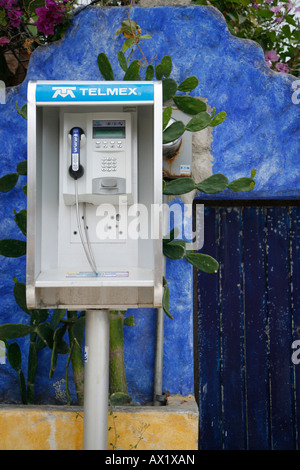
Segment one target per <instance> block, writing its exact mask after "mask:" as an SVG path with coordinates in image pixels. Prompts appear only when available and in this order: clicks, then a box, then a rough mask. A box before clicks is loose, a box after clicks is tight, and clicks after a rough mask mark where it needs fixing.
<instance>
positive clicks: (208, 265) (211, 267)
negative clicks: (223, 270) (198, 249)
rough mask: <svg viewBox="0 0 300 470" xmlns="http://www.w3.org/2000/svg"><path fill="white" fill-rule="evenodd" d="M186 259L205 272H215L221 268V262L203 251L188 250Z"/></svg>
mask: <svg viewBox="0 0 300 470" xmlns="http://www.w3.org/2000/svg"><path fill="white" fill-rule="evenodd" d="M185 259H186V260H187V261H188V262H189V263H191V264H192V265H193V266H195V267H196V268H197V269H200V271H204V272H205V273H209V274H213V273H216V272H217V271H218V269H219V263H218V262H217V261H216V260H215V259H214V258H212V257H211V256H209V255H205V254H203V253H189V252H187V253H186V255H185Z"/></svg>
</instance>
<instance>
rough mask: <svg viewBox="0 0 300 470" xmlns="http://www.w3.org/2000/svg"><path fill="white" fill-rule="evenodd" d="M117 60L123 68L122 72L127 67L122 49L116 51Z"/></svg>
mask: <svg viewBox="0 0 300 470" xmlns="http://www.w3.org/2000/svg"><path fill="white" fill-rule="evenodd" d="M118 60H119V64H120V67H121V68H122V69H123V70H124V72H126V70H127V68H128V66H127V60H126V57H125V55H124V53H123V52H122V51H119V52H118Z"/></svg>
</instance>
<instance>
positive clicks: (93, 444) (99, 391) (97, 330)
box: [83, 310, 109, 450]
mask: <svg viewBox="0 0 300 470" xmlns="http://www.w3.org/2000/svg"><path fill="white" fill-rule="evenodd" d="M108 381H109V310H89V311H87V312H86V326H85V365H84V407H83V410H84V420H83V449H84V450H107V444H108V436H107V435H108V411H109V407H108Z"/></svg>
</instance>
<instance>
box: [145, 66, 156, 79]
mask: <svg viewBox="0 0 300 470" xmlns="http://www.w3.org/2000/svg"><path fill="white" fill-rule="evenodd" d="M153 77H154V65H152V64H150V65H148V67H147V69H146V75H145V80H153Z"/></svg>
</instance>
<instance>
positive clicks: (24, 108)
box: [16, 102, 27, 119]
mask: <svg viewBox="0 0 300 470" xmlns="http://www.w3.org/2000/svg"><path fill="white" fill-rule="evenodd" d="M16 108H17V113H18V114H20V116H22V118H24V119H27V104H23V106H21V109H19V106H18V103H17V102H16Z"/></svg>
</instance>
